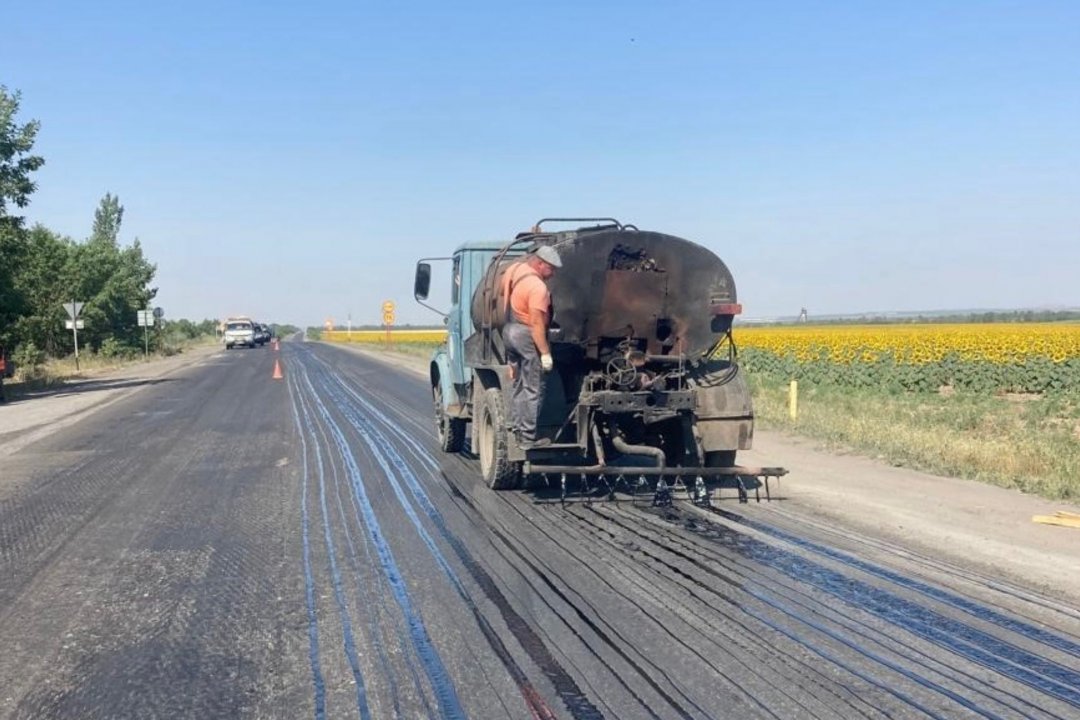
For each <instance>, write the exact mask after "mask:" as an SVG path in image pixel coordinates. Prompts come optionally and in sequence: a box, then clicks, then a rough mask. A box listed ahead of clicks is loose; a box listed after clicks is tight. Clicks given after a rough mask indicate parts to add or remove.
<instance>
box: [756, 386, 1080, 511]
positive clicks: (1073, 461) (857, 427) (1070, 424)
mask: <svg viewBox="0 0 1080 720" xmlns="http://www.w3.org/2000/svg"><path fill="white" fill-rule="evenodd" d="M750 384H751V388H752V390H753V393H754V407H755V411H756V413H757V419H758V422H759V423H760V424H761V426H762V427H765V428H771V429H778V430H782V431H784V432H787V433H790V434H797V435H801V436H805V437H809V438H813V439H816V440H819V441H822V442H823V443H824V444H825V445H826V447H828V448H829V449H832V450H851V451H855V452H860V453H864V454H869V455H871V456H874V457H877V458H878V459H881V460H884V461H885V462H889V463H891V464H893V465H897V466H903V467H911V468H914V469H917V470H924V471H927V472H932V473H937V474H941V475H949V476H953V477H963V478H970V479H974V480H981V481H984V482H990V483H993V484H995V485H1000V486H1002V487H1008V488H1018V489H1020V490H1022V491H1024V492H1028V493H1034V494H1038V495H1042V496H1043V497H1047V498H1050V499H1055V500H1065V499H1074V500H1075V499H1077V498H1080V391H1077V390H1072V391H1068V392H1063V393H1055V394H1047V395H1026V394H1022V395H1018V394H999V395H988V394H978V393H965V392H956V393H950V392H945V393H939V394H933V395H929V394H920V393H902V392H896V393H890V392H888V391H884V390H874V389H863V390H856V389H852V388H838V387H834V386H828V385H818V386H813V385H809V384H806V383H800V384H799V406H798V410H799V413H798V419H797V420H795V421H792V420H791V419H790V418H789V417H788V385H787V384H786V383H780V382H777V381H775V380H771V379H766V378H762V377H760V376H752V377H751V379H750ZM927 502H933V498H927Z"/></svg>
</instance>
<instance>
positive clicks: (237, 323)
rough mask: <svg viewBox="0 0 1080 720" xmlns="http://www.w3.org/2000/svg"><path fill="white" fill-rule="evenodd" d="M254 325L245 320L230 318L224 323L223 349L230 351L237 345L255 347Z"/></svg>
mask: <svg viewBox="0 0 1080 720" xmlns="http://www.w3.org/2000/svg"><path fill="white" fill-rule="evenodd" d="M256 343H257V341H256V339H255V323H253V322H251V320H248V319H247V318H230V319H229V320H226V321H225V349H226V350H232V349H233V348H234V347H235V346H237V345H243V346H245V347H251V348H253V347H255V345H256Z"/></svg>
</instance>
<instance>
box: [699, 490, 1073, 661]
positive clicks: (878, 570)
mask: <svg viewBox="0 0 1080 720" xmlns="http://www.w3.org/2000/svg"><path fill="white" fill-rule="evenodd" d="M714 512H715V513H716V514H717V515H720V516H721V517H723V518H726V519H728V520H731V521H733V522H737V523H740V524H742V525H746V526H747V527H750V528H753V529H754V530H758V531H759V532H763V533H765V534H766V535H770V536H772V537H775V538H778V539H780V540H784V541H785V542H788V543H791V544H792V545H795V546H797V547H801V548H804V549H806V550H811V551H813V552H815V553H818V554H819V555H824V556H825V557H827V558H830V559H832V560H836V561H837V562H839V563H842V564H844V565H848V566H850V567H853V568H857V569H859V570H862V571H863V572H865V573H867V574H868V575H873V576H875V577H879V578H881V579H883V580H888V581H889V582H892V583H894V584H896V585H899V586H901V587H904V588H907V589H908V590H914V591H916V592H919V593H922V594H923V595H926V596H928V597H931V598H933V599H934V600H937V601H938V602H940V603H944V604H945V605H949V606H950V607H954V608H956V609H958V610H963V611H964V612H966V613H968V614H969V615H972V616H974V617H976V618H978V619H980V620H984V621H986V622H989V623H992V624H994V625H997V626H999V627H1002V628H1004V629H1006V630H1011V631H1012V632H1015V633H1016V634H1018V635H1023V636H1024V637H1026V638H1029V639H1031V640H1036V641H1038V642H1041V643H1043V644H1044V645H1049V646H1050V647H1052V648H1055V649H1057V650H1060V651H1062V652H1065V653H1068V654H1070V655H1072V656H1074V657H1076V658H1078V659H1080V643H1077V642H1075V641H1073V640H1070V639H1069V638H1066V637H1063V636H1061V635H1058V634H1055V633H1052V632H1050V631H1048V630H1045V629H1043V628H1040V627H1036V626H1034V625H1032V624H1030V623H1027V622H1024V621H1023V620H1018V619H1016V618H1012V617H1009V616H1007V615H1004V614H1003V613H1000V612H998V611H996V610H994V609H992V608H989V607H986V606H985V605H980V604H979V603H977V602H974V601H972V600H969V599H967V598H965V597H961V596H959V595H956V594H954V593H951V592H949V591H947V590H945V589H943V588H938V587H934V586H932V585H928V584H927V583H925V582H922V581H920V580H916V579H914V578H910V577H907V576H905V575H901V574H900V573H898V572H895V571H893V570H889V569H888V568H884V567H881V566H879V565H875V564H873V563H870V562H867V561H865V560H860V559H858V558H856V557H852V556H851V555H849V554H847V553H845V552H843V551H841V550H837V549H835V548H831V547H828V546H825V545H821V544H819V543H816V542H813V541H811V540H807V539H805V538H800V537H798V536H796V535H792V534H791V533H789V532H786V531H784V530H780V529H778V528H774V527H770V526H769V525H766V524H765V523H762V522H760V521H758V520H753V519H751V518H747V517H744V516H742V515H739V514H737V513H733V512H730V511H728V510H722V509H719V508H715V509H714Z"/></svg>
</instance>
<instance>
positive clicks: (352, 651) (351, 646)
mask: <svg viewBox="0 0 1080 720" xmlns="http://www.w3.org/2000/svg"><path fill="white" fill-rule="evenodd" d="M300 409H301V410H302V412H303V419H304V424H305V425H306V426H307V428H308V432H310V433H311V436H312V438H313V439H315V443H314V445H315V465H316V467H317V468H318V470H319V505H320V506H321V508H322V520H323V523H322V525H323V539H324V541H325V543H326V554H327V556H328V558H329V561H330V581H331V585H332V586H333V590H334V600H335V602H336V603H337V608H338V617H339V618H340V620H341V634H342V639H343V643H344V646H345V647H344V649H345V657H346V659H347V660H348V661H349V669H350V670H351V671H352V676H353V682H354V683H355V685H356V707H357V710H358V711H359V712H360V718H361V720H371V709H370V708H369V707H368V702H367V687H366V686H365V685H364V675H363V673H362V672H361V671H360V659H359V657H358V656H357V654H356V639H355V637H354V636H353V630H352V620H351V619H350V618H349V607H348V603H347V602H346V601H345V592H344V590H343V589H342V584H341V571H340V569H339V568H338V564H337V551H336V550H335V548H334V537H333V533H332V532H331V531H330V513H329V511H328V510H327V505H326V474H325V472H324V470H323V458H322V450H321V449H320V448H319V442H318V439H316V438H315V424H314V422H313V421H312V418H311V415H310V413H309V412H308V405H307V403H306V402H304V398H303V397H302V396H301V398H300Z"/></svg>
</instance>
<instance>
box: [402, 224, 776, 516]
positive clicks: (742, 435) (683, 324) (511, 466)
mask: <svg viewBox="0 0 1080 720" xmlns="http://www.w3.org/2000/svg"><path fill="white" fill-rule="evenodd" d="M570 222H573V223H575V224H576V223H580V222H589V223H595V224H593V225H588V226H581V227H577V228H576V229H572V230H548V229H545V226H551V225H552V224H554V223H561V224H563V225H565V224H566V223H570ZM543 245H550V246H552V247H554V248H555V250H556V251H557V252H558V254H559V257H560V258H561V260H562V267H561V268H559V269H558V270H557V271H556V272H555V274H554V276H553V277H551V278H550V279H549V280H548V281H547V284H548V288H549V290H550V292H551V298H552V315H551V322H550V329H549V339H550V343H551V349H552V356H553V358H554V361H555V367H554V369H553V370H552V371H551V372H549V373H546V374H545V392H544V400H543V404H542V407H541V410H540V416H539V421H538V435H537V436H538V437H542V438H546V440H548V441H550V442H549V443H548V444H545V445H541V446H535V447H529V448H527V449H526V448H522V447H521V446H520V445H519V444H518V443H517V442H516V439H515V436H514V435H513V434H512V433H510V432H509V430H508V417H507V412H508V408H509V407H510V395H511V390H512V385H513V380H512V375H511V368H510V365H509V364H508V361H507V354H506V349H505V348H504V346H503V340H502V333H501V328H502V325H503V323H504V321H505V298H503V297H501V295H500V282H499V279H500V278H501V276H502V273H503V272H505V271H506V269H507V268H508V267H509V266H510V265H511V264H513V263H515V262H519V261H521V260H522V259H523V258H524V257H525V256H526V255H527V254H528V253H531V252H535V251H536V250H537V249H538V248H539V247H541V246H543ZM436 261H441V262H447V263H449V265H450V268H449V270H450V273H451V283H450V287H451V297H450V309H449V310H448V311H445V312H444V311H442V310H439V309H438V308H436V307H433V306H432V305H430V304H428V301H429V297H428V296H429V293H430V289H431V279H432V264H433V263H434V262H436ZM414 295H415V297H416V299H417V301H418V302H420V303H421V304H423V305H424V306H425V307H428V308H430V309H433V310H436V312H440V313H441V314H443V315H444V319H445V322H446V325H447V328H448V334H447V341H446V344H445V346H443V347H441V348H439V349H438V350H437V351H436V352H435V353H434V355H433V357H432V359H431V364H430V381H431V392H432V398H433V400H434V414H435V424H436V428H437V432H438V439H439V444H440V446H441V449H442V450H443V451H445V452H458V451H461V450H462V449H463V447H464V444H465V438H466V433H467V430H468V429H469V428H468V426H469V424H471V425H472V428H471V441H472V450H473V452H474V453H476V455H478V456H479V461H480V471H481V475H482V477H483V480H484V481H485V482H486V483H487V484H488V485H489V486H490V487H491V488H493V489H497V490H499V489H511V488H518V487H520V486H521V484H522V482H523V479H524V478H526V477H529V476H533V477H536V476H543V477H546V478H549V479H550V478H553V477H554V478H561V482H562V486H563V493H564V495H565V487H566V477H567V475H570V476H571V477H582V478H592V479H597V478H598V479H600V480H602V481H603V483H605V484H606V485H607V487H608V488H609V489H610V490H611V491H612V493H613V492H614V488H615V483H617V482H621V481H624V480H625V479H626V478H633V481H635V482H640V481H644V480H645V478H646V477H647V478H649V479H650V480H651V481H652V483H653V485H652V487H653V490H654V491H655V492H657V496H658V497H659V496H660V495H661V494H663V493H664V492H666V490H667V489H668V488H670V487H672V486H673V485H674V484H675V483H676V482H683V481H692V482H693V483H694V488H693V490H692V492H693V494H694V498H695V499H701V498H702V496H704V497H705V498H707V497H708V495H707V490H706V489H705V487H706V485H705V483H706V481H709V480H713V479H717V478H719V477H722V476H729V477H734V478H736V479H737V480H738V483H737V487H738V488H739V490H740V493H739V495H740V499H742V500H745V498H746V492H745V485H744V482H743V478H744V477H746V476H749V475H758V476H762V477H768V476H769V475H773V476H776V475H781V474H784V473H783V471H782V470H781V469H779V468H743V467H740V466H738V465H736V454H737V453H738V452H739V451H740V450H747V449H749V448H750V447H751V444H752V442H753V436H754V411H753V406H752V403H751V398H750V391H749V388H748V386H747V382H746V378H745V377H744V375H743V373H742V372H741V371H740V369H739V364H738V362H737V355H736V349H735V344H734V340H733V337H732V332H731V331H732V321H733V320H734V318H735V316H736V315H738V314H739V313H740V312H741V310H742V308H741V305H740V304H739V302H738V298H737V295H736V290H735V281H734V279H733V277H732V275H731V272H730V270H729V269H728V267H727V266H726V265H725V264H724V263H723V261H721V260H720V258H718V257H717V256H716V255H715V254H714V253H712V252H711V251H709V250H708V249H706V248H704V247H702V246H700V245H697V244H695V243H693V242H691V241H689V240H684V239H682V238H679V237H675V236H673V235H667V234H664V233H660V232H649V231H643V230H639V229H637V228H636V227H634V226H633V225H623V224H622V223H620V222H618V221H616V220H614V219H611V218H601V219H590V218H585V219H576V218H575V219H559V218H549V219H544V220H541V221H540V222H539V223H537V224H536V225H535V226H534V227H533V230H532V231H530V232H528V233H520V234H519V235H518V236H517V237H515V238H514V239H513V240H512V241H510V242H469V243H466V244H464V245H462V246H461V247H459V248H458V249H457V250H456V251H455V252H454V254H453V256H451V257H445V258H424V259H421V260H420V261H418V262H417V267H416V276H415V281H414ZM774 471H775V472H774ZM766 473H768V474H766ZM669 483H670V484H669ZM686 486H687V488H688V489H689V487H690V486H689V482H687V485H686ZM766 490H767V485H766ZM669 496H670V495H669Z"/></svg>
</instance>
